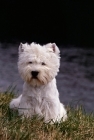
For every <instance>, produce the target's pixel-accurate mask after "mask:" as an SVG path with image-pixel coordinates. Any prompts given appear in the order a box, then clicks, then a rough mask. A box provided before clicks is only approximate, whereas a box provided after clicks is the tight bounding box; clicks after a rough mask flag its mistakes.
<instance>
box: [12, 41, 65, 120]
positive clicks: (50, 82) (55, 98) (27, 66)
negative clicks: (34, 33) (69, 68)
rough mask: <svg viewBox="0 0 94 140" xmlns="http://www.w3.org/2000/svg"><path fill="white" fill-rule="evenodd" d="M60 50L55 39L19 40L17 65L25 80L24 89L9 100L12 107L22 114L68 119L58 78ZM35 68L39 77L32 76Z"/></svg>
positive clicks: (45, 118) (49, 118)
mask: <svg viewBox="0 0 94 140" xmlns="http://www.w3.org/2000/svg"><path fill="white" fill-rule="evenodd" d="M59 53H60V51H59V49H58V47H57V46H56V44H55V43H53V44H52V43H49V44H46V45H43V46H41V45H39V44H36V43H31V44H30V45H29V44H27V43H26V44H22V43H21V44H20V46H19V61H18V69H19V73H20V75H21V77H22V79H23V80H24V86H23V93H22V95H20V96H19V97H18V98H16V99H13V100H12V101H11V102H10V108H14V109H18V111H19V114H20V115H25V116H26V117H32V116H33V115H35V114H37V115H39V116H42V117H44V120H45V122H48V121H50V120H53V121H60V120H61V118H63V121H65V120H66V119H67V112H66V110H65V108H64V105H63V104H62V103H60V100H59V93H58V90H57V86H56V79H55V77H56V75H57V73H58V71H59V66H60V57H59ZM30 62H32V63H30ZM32 71H38V72H39V74H38V76H37V79H35V78H33V76H32V73H31V72H32Z"/></svg>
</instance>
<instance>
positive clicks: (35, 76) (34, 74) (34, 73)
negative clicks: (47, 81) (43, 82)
mask: <svg viewBox="0 0 94 140" xmlns="http://www.w3.org/2000/svg"><path fill="white" fill-rule="evenodd" d="M38 73H39V72H38V71H32V72H31V74H32V78H35V79H36V78H37V76H38Z"/></svg>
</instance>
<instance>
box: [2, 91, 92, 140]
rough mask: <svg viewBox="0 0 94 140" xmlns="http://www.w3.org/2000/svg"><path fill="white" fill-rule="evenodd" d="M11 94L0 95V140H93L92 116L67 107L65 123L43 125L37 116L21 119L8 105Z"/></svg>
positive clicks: (80, 110) (79, 108) (79, 109)
mask: <svg viewBox="0 0 94 140" xmlns="http://www.w3.org/2000/svg"><path fill="white" fill-rule="evenodd" d="M13 96H14V95H13V94H12V93H9V94H8V93H1V94H0V140H94V115H93V114H86V113H85V112H84V111H83V109H82V108H81V107H78V108H76V109H73V108H70V107H68V108H67V110H68V120H67V121H66V122H62V121H61V122H60V123H57V122H56V123H54V124H52V125H51V124H50V123H48V124H45V123H44V122H43V118H42V119H40V120H39V119H38V117H37V116H34V117H33V118H28V119H26V118H24V119H23V118H22V117H21V116H18V112H14V111H13V110H10V109H9V107H8V105H9V102H10V100H11V99H12V98H13Z"/></svg>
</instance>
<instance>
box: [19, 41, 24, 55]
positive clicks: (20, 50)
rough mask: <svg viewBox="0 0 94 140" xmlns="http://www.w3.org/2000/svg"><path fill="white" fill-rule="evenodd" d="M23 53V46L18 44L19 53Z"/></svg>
mask: <svg viewBox="0 0 94 140" xmlns="http://www.w3.org/2000/svg"><path fill="white" fill-rule="evenodd" d="M21 52H24V44H23V43H20V45H19V53H21Z"/></svg>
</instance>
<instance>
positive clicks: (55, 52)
mask: <svg viewBox="0 0 94 140" xmlns="http://www.w3.org/2000/svg"><path fill="white" fill-rule="evenodd" d="M59 53H60V51H59V49H58V47H57V46H56V44H55V43H49V44H46V45H43V46H41V45H39V44H36V43H31V44H27V43H25V44H22V43H21V44H20V46H19V60H18V69H19V73H20V75H21V77H22V79H23V80H24V81H26V82H27V83H28V84H30V85H32V86H41V85H45V84H47V83H48V82H50V81H51V80H52V79H54V78H55V76H56V75H57V72H58V71H59V66H60V56H59Z"/></svg>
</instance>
